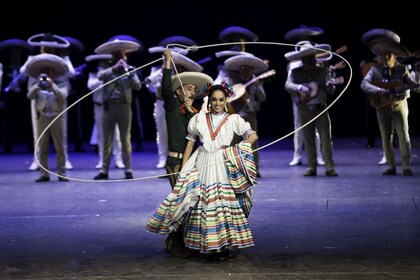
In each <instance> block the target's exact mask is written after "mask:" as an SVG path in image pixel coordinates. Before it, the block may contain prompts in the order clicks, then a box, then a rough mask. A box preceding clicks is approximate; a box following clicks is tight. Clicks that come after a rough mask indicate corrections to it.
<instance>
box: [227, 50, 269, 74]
mask: <svg viewBox="0 0 420 280" xmlns="http://www.w3.org/2000/svg"><path fill="white" fill-rule="evenodd" d="M224 66H225V68H226V69H229V70H236V71H238V70H239V68H240V67H241V66H252V67H253V68H254V73H261V72H263V71H265V70H267V69H268V64H267V63H266V62H265V61H264V60H262V59H261V58H258V57H256V56H254V55H246V54H240V55H235V56H232V57H230V58H228V59H226V60H225V62H224Z"/></svg>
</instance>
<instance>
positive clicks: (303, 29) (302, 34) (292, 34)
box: [284, 25, 324, 42]
mask: <svg viewBox="0 0 420 280" xmlns="http://www.w3.org/2000/svg"><path fill="white" fill-rule="evenodd" d="M323 33H324V30H323V29H322V28H319V27H309V26H305V25H301V26H299V27H298V28H294V29H292V30H290V31H288V32H287V33H286V34H285V35H284V39H285V40H286V41H289V42H290V41H300V40H302V38H305V39H308V38H311V37H315V36H319V35H322V34H323Z"/></svg>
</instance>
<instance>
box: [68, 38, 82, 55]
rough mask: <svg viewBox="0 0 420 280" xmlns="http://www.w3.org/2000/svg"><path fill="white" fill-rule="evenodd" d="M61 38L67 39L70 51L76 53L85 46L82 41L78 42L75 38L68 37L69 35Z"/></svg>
mask: <svg viewBox="0 0 420 280" xmlns="http://www.w3.org/2000/svg"><path fill="white" fill-rule="evenodd" d="M63 38H64V39H66V40H67V41H69V43H70V48H71V50H72V51H74V52H76V53H81V52H83V51H84V50H85V46H84V45H83V44H82V42H80V41H79V40H77V39H76V38H73V37H69V36H63Z"/></svg>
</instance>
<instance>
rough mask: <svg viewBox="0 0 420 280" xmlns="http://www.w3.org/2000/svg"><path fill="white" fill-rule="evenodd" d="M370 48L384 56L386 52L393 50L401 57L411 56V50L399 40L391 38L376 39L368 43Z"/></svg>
mask: <svg viewBox="0 0 420 280" xmlns="http://www.w3.org/2000/svg"><path fill="white" fill-rule="evenodd" d="M368 48H369V49H370V50H371V51H372V52H373V53H374V54H376V55H379V56H382V55H383V53H384V52H393V53H395V54H396V55H397V57H399V58H405V57H411V56H412V54H411V52H410V51H409V50H408V49H407V48H406V47H404V46H403V45H401V44H400V43H399V42H396V41H394V40H390V39H383V38H382V39H376V40H371V41H370V42H369V43H368Z"/></svg>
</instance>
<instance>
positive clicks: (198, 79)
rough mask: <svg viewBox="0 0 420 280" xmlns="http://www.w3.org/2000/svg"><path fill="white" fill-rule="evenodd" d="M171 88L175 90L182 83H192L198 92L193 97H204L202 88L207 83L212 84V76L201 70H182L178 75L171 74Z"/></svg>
mask: <svg viewBox="0 0 420 280" xmlns="http://www.w3.org/2000/svg"><path fill="white" fill-rule="evenodd" d="M171 79H172V88H173V90H174V91H175V90H176V89H178V88H179V87H180V86H181V83H182V85H187V84H192V85H196V87H197V90H198V93H197V94H196V96H195V98H202V97H204V93H203V90H202V89H203V88H204V86H205V85H207V83H211V84H213V78H212V77H210V76H209V75H207V74H204V73H201V72H190V71H187V72H182V73H180V74H178V75H172V77H171Z"/></svg>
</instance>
